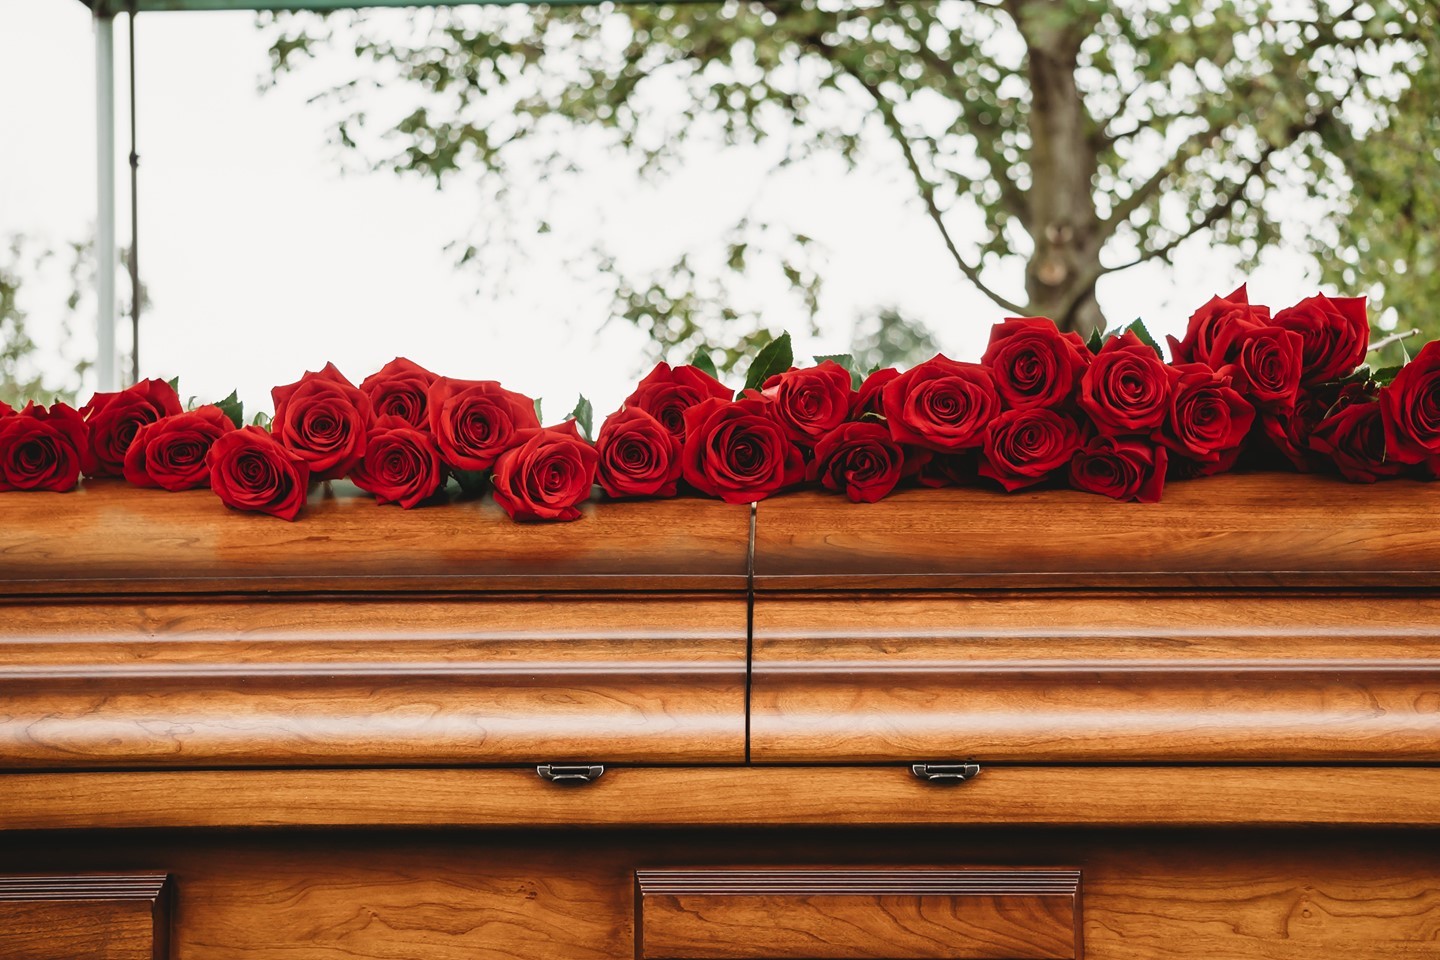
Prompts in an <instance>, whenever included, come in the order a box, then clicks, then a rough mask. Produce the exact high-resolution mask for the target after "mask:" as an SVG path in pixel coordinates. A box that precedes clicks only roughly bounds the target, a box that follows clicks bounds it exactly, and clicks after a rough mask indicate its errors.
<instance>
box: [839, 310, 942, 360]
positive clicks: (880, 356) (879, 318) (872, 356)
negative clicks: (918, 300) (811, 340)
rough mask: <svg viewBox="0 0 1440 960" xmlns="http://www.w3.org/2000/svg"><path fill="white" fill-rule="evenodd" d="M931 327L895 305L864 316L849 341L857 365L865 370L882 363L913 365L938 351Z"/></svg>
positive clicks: (927, 358) (851, 353) (851, 354)
mask: <svg viewBox="0 0 1440 960" xmlns="http://www.w3.org/2000/svg"><path fill="white" fill-rule="evenodd" d="M939 349H940V348H939V345H938V344H937V343H936V342H935V337H934V335H933V334H931V332H930V330H929V329H928V328H926V326H925V325H924V324H923V323H921V322H920V321H918V320H914V319H911V318H909V317H906V316H905V315H904V314H902V313H900V311H898V310H896V309H894V308H886V309H883V310H880V311H879V312H878V313H875V314H873V315H872V316H870V317H867V318H865V319H863V320H862V321H861V322H860V324H859V326H858V327H857V328H856V330H855V334H854V337H853V339H852V340H851V341H850V356H851V357H853V358H854V360H855V369H856V370H857V371H860V370H863V371H866V372H869V371H872V370H879V369H881V368H882V367H913V366H915V364H917V363H923V362H924V361H926V360H929V359H930V358H931V357H933V356H935V354H936V353H938V352H939Z"/></svg>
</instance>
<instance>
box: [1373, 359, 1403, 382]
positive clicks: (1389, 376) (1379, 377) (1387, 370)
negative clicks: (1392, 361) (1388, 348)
mask: <svg viewBox="0 0 1440 960" xmlns="http://www.w3.org/2000/svg"><path fill="white" fill-rule="evenodd" d="M1403 368H1404V364H1401V365H1400V366H1398V367H1381V368H1380V369H1379V370H1376V371H1375V372H1374V373H1372V374H1370V379H1371V380H1374V381H1375V382H1376V383H1378V384H1380V386H1382V387H1388V386H1390V384H1391V383H1393V382H1394V381H1395V375H1396V374H1397V373H1399V372H1400V371H1401V370H1402V369H1403Z"/></svg>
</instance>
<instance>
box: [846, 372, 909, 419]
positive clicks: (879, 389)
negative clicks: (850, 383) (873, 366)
mask: <svg viewBox="0 0 1440 960" xmlns="http://www.w3.org/2000/svg"><path fill="white" fill-rule="evenodd" d="M898 376H900V371H899V370H896V369H895V368H894V367H882V368H881V369H879V370H873V371H871V373H870V375H869V376H868V377H866V378H865V382H864V383H862V384H860V389H859V390H857V391H855V392H854V393H852V394H851V395H850V416H852V417H854V418H856V419H859V418H860V417H861V416H863V415H864V414H867V413H878V414H880V415H881V416H884V415H885V410H884V407H883V405H882V400H883V398H884V392H885V385H886V384H887V383H889V382H890V381H891V380H894V379H895V378H896V377H898Z"/></svg>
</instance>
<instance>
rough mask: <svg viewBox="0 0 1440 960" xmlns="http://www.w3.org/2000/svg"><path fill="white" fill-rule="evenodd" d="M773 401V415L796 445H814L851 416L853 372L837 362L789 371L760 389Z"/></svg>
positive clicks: (776, 375) (777, 376) (771, 407)
mask: <svg viewBox="0 0 1440 960" xmlns="http://www.w3.org/2000/svg"><path fill="white" fill-rule="evenodd" d="M761 391H762V393H763V394H764V396H765V397H766V398H767V399H769V400H770V401H771V405H770V413H771V415H772V416H774V417H775V419H776V420H777V421H778V422H779V423H780V425H781V426H783V427H784V428H785V429H786V431H788V432H789V434H790V439H792V440H794V441H795V442H796V443H800V444H804V445H805V446H807V447H813V446H814V445H815V441H816V440H818V439H819V438H820V437H822V436H824V435H825V434H827V433H829V432H830V431H831V430H834V429H835V428H836V427H838V426H840V424H842V423H844V422H845V419H846V417H848V416H849V415H850V394H851V392H852V391H851V389H850V371H848V370H846V369H845V368H844V367H842V366H840V364H838V363H836V362H835V361H834V360H825V361H823V362H822V363H820V365H819V366H815V367H810V368H808V369H805V370H787V371H786V372H785V373H777V374H775V376H773V377H771V378H770V379H768V380H766V381H765V383H764V385H763V386H762V387H761Z"/></svg>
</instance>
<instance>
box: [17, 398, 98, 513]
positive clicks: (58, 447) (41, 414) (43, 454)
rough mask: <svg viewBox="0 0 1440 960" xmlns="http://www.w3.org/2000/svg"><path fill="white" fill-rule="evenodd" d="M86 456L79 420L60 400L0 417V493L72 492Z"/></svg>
mask: <svg viewBox="0 0 1440 960" xmlns="http://www.w3.org/2000/svg"><path fill="white" fill-rule="evenodd" d="M91 456H92V454H91V452H90V438H89V436H88V432H87V427H86V424H85V421H84V420H83V419H81V417H80V414H79V413H77V412H76V411H75V410H73V409H71V408H70V407H69V406H66V405H65V404H63V403H55V404H51V406H50V409H49V410H46V409H45V408H44V407H38V406H36V405H35V404H33V403H29V404H26V406H25V409H24V410H21V411H20V412H19V413H15V412H14V411H11V412H10V413H7V414H5V415H4V416H0V491H3V490H51V491H55V492H57V493H62V492H64V491H66V490H72V489H74V487H75V484H76V483H78V482H79V480H80V473H81V471H84V472H86V473H89V472H90V468H91V467H92V466H93V464H92V462H91V459H90V458H91Z"/></svg>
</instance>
